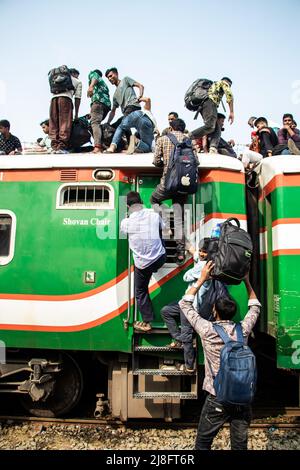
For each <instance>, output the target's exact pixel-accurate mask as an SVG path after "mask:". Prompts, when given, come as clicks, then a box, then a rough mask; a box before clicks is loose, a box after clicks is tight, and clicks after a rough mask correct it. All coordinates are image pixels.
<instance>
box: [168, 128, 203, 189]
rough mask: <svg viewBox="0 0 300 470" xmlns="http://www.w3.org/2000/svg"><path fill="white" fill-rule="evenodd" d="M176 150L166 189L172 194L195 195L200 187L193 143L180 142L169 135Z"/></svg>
mask: <svg viewBox="0 0 300 470" xmlns="http://www.w3.org/2000/svg"><path fill="white" fill-rule="evenodd" d="M167 137H168V138H169V139H170V141H171V142H172V144H174V150H173V152H172V155H171V157H170V160H169V164H168V168H167V173H166V177H165V188H166V190H167V191H168V192H170V193H171V194H176V193H181V194H195V193H196V192H197V187H198V163H197V159H196V156H195V153H194V150H193V146H192V141H191V140H190V139H188V138H186V139H184V140H183V141H182V142H178V140H177V139H176V137H175V135H174V134H167Z"/></svg>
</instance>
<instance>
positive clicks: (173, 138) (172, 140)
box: [167, 132, 178, 147]
mask: <svg viewBox="0 0 300 470" xmlns="http://www.w3.org/2000/svg"><path fill="white" fill-rule="evenodd" d="M167 137H168V139H169V140H170V141H171V142H172V144H174V145H175V147H176V145H177V144H178V140H177V139H176V137H175V135H174V134H171V132H170V133H169V134H167Z"/></svg>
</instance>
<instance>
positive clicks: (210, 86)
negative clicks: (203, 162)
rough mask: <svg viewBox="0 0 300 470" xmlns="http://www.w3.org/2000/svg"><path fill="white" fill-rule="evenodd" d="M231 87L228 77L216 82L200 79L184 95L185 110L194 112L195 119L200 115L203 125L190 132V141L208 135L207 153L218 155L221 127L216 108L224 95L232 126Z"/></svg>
mask: <svg viewBox="0 0 300 470" xmlns="http://www.w3.org/2000/svg"><path fill="white" fill-rule="evenodd" d="M231 85H232V81H231V79H230V78H228V77H223V78H222V79H221V80H219V81H217V82H212V81H211V80H207V79H205V78H200V79H198V80H196V81H195V82H194V83H193V84H192V85H191V86H190V88H189V89H188V90H187V92H186V94H185V98H184V101H185V106H186V108H187V109H189V110H190V111H196V115H195V119H197V117H198V114H199V113H200V114H201V116H202V118H203V121H204V125H203V126H201V127H199V128H198V129H195V130H194V131H192V132H191V134H190V137H191V139H200V138H201V137H203V136H205V135H209V136H210V150H209V153H218V146H219V141H220V138H221V127H220V125H219V124H218V107H219V105H220V103H221V101H222V98H223V96H224V94H225V96H226V100H227V103H228V106H229V117H228V121H229V122H230V124H232V123H233V120H234V112H233V94H232V91H231Z"/></svg>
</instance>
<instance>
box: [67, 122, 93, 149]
mask: <svg viewBox="0 0 300 470" xmlns="http://www.w3.org/2000/svg"><path fill="white" fill-rule="evenodd" d="M89 142H91V133H90V131H89V127H88V125H87V124H86V122H85V120H84V119H82V118H79V119H76V120H75V121H74V122H73V125H72V132H71V138H70V148H72V149H74V150H76V149H78V148H80V147H81V146H82V145H85V144H88V143H89Z"/></svg>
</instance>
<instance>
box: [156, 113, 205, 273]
mask: <svg viewBox="0 0 300 470" xmlns="http://www.w3.org/2000/svg"><path fill="white" fill-rule="evenodd" d="M170 126H171V129H172V134H174V136H175V137H176V139H177V140H178V142H182V141H183V140H184V139H186V138H187V136H186V135H185V134H184V130H185V122H184V121H183V120H182V119H175V120H173V121H171V123H170ZM173 150H174V144H173V143H172V142H171V140H170V139H169V137H168V136H167V135H164V136H161V137H159V138H158V139H157V141H156V145H155V151H154V159H153V165H154V166H156V167H159V168H163V174H162V177H161V179H160V182H159V184H158V186H157V187H156V189H155V190H154V191H153V193H152V195H151V198H150V201H151V204H152V205H155V206H156V208H157V210H159V207H157V206H158V205H160V204H161V203H162V202H163V201H166V200H167V199H172V204H173V210H174V239H175V240H176V250H177V259H176V262H177V263H178V264H182V263H184V260H185V237H184V204H186V203H187V199H188V195H187V194H180V193H178V192H176V193H170V192H168V191H167V190H166V188H165V177H166V174H167V170H168V165H169V160H170V157H171V155H172V153H173ZM194 154H195V159H196V161H197V162H198V164H199V161H198V157H197V152H196V149H195V148H194Z"/></svg>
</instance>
